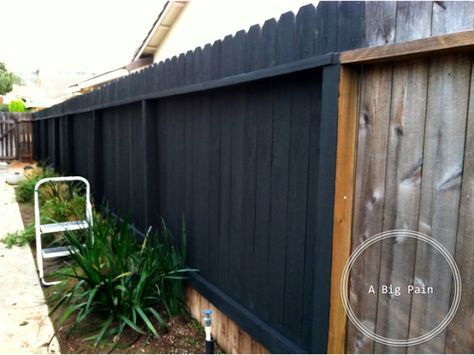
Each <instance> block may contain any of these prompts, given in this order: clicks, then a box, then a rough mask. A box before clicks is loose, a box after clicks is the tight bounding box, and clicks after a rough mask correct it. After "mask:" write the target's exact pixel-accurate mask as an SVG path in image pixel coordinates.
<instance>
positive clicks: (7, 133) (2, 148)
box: [0, 112, 33, 160]
mask: <svg viewBox="0 0 474 355" xmlns="http://www.w3.org/2000/svg"><path fill="white" fill-rule="evenodd" d="M14 159H17V160H32V159H33V123H32V115H31V114H25V113H4V112H0V160H14Z"/></svg>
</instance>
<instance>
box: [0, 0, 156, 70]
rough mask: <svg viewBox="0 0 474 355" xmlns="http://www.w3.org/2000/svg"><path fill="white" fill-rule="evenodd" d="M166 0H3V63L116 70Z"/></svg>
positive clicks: (0, 34)
mask: <svg viewBox="0 0 474 355" xmlns="http://www.w3.org/2000/svg"><path fill="white" fill-rule="evenodd" d="M163 3H164V0H133V1H121V0H80V1H77V0H1V2H0V11H1V20H0V61H3V62H5V63H6V64H7V67H8V68H9V70H12V71H25V72H28V71H33V70H36V69H41V70H44V71H50V70H54V71H67V72H68V71H70V72H76V71H85V72H96V73H100V72H102V71H106V70H110V69H114V68H116V67H120V66H122V65H125V64H127V63H129V62H130V60H131V58H132V56H133V53H134V51H135V49H136V48H137V47H138V46H139V45H140V43H141V41H142V40H143V38H145V36H146V34H147V33H148V30H149V29H150V27H151V26H152V24H153V22H154V21H155V19H156V17H157V16H158V14H159V13H160V11H161V9H162V7H163Z"/></svg>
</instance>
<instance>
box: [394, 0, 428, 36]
mask: <svg viewBox="0 0 474 355" xmlns="http://www.w3.org/2000/svg"><path fill="white" fill-rule="evenodd" d="M432 8H433V3H432V2H431V1H406V2H405V1H400V2H398V3H397V17H396V18H397V24H396V26H397V27H396V33H395V42H396V43H401V42H406V41H412V40H415V39H420V38H426V37H429V36H430V35H431V17H432Z"/></svg>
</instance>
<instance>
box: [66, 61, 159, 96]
mask: <svg viewBox="0 0 474 355" xmlns="http://www.w3.org/2000/svg"><path fill="white" fill-rule="evenodd" d="M152 62H153V58H140V59H137V60H135V61H133V62H131V63H129V64H127V65H124V66H122V67H120V68H116V69H113V70H109V71H107V72H105V73H101V74H97V75H95V76H93V77H91V78H88V79H86V80H83V81H81V82H79V83H76V84H73V85H70V86H69V88H70V89H71V90H72V91H73V92H82V93H84V92H88V91H90V90H93V89H95V88H97V87H99V86H101V85H104V84H106V83H108V82H110V81H112V80H115V79H118V78H120V77H122V76H125V75H128V74H129V73H130V72H133V71H134V70H137V69H140V68H143V67H145V66H147V65H149V64H152Z"/></svg>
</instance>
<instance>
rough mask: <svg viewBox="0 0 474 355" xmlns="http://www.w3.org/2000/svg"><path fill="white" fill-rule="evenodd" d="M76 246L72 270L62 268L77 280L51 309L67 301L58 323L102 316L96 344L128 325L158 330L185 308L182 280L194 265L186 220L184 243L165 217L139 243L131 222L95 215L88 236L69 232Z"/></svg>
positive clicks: (77, 323) (140, 330) (68, 278)
mask: <svg viewBox="0 0 474 355" xmlns="http://www.w3.org/2000/svg"><path fill="white" fill-rule="evenodd" d="M67 240H68V242H69V243H70V245H71V249H72V250H73V251H74V253H73V254H72V258H73V260H74V264H75V265H76V266H75V267H73V272H72V273H63V274H62V277H65V278H66V281H69V282H70V281H71V280H74V282H75V285H74V286H73V287H71V288H70V289H68V290H67V292H65V293H64V296H63V297H62V298H61V299H60V301H59V302H58V303H57V304H56V306H55V307H53V309H52V310H51V313H54V312H55V311H56V310H57V309H59V306H60V305H61V304H64V305H65V307H66V308H65V310H64V313H63V315H62V316H61V317H60V319H59V323H60V324H63V323H64V322H65V321H66V320H67V319H69V318H70V317H71V316H73V315H75V320H74V324H73V328H75V327H78V326H80V324H81V323H82V322H83V321H84V320H85V319H87V318H88V317H90V316H92V315H94V316H99V317H100V319H101V322H100V328H99V331H98V332H97V334H95V335H93V336H91V337H89V338H87V339H89V340H94V343H95V345H96V346H97V345H98V344H99V342H100V341H101V340H102V339H104V337H107V336H115V335H120V334H121V333H122V332H123V331H124V330H125V329H126V328H127V327H129V328H131V329H133V330H134V331H136V332H138V333H142V334H144V333H152V334H154V335H155V336H157V335H158V332H157V329H156V327H155V325H154V323H156V322H155V320H156V321H157V322H158V324H159V326H160V327H161V328H162V329H165V330H166V329H167V328H168V325H167V322H166V319H165V316H164V315H163V313H162V312H161V313H160V311H159V310H160V309H163V310H166V312H167V315H168V316H174V315H177V314H179V313H180V312H182V311H183V310H184V303H183V279H185V278H186V274H187V273H188V272H191V271H196V270H192V269H187V268H185V248H186V247H185V245H186V229H185V228H184V224H183V231H182V243H181V248H179V249H177V248H176V247H175V246H174V245H173V243H172V242H173V237H172V235H171V232H170V231H169V229H168V228H167V226H166V224H165V223H164V222H163V221H162V223H161V226H160V229H159V230H158V231H157V232H156V233H153V234H152V233H150V232H148V233H147V235H146V237H145V239H144V240H143V241H142V242H141V243H139V242H137V241H136V238H135V235H134V234H133V232H132V231H131V228H130V226H129V224H128V222H127V220H124V221H123V222H119V221H118V220H117V219H115V218H112V217H105V218H96V219H95V221H94V226H93V227H92V228H91V229H90V230H89V232H88V233H87V234H86V235H85V236H84V235H83V236H81V235H79V234H78V233H68V234H67Z"/></svg>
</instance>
